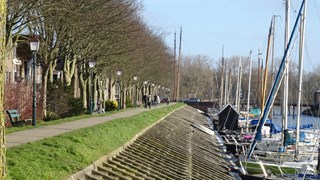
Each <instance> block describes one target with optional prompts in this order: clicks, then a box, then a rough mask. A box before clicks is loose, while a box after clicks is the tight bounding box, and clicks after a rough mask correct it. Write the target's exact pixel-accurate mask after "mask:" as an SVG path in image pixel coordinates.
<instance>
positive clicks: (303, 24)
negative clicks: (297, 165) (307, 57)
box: [295, 0, 307, 160]
mask: <svg viewBox="0 0 320 180" xmlns="http://www.w3.org/2000/svg"><path fill="white" fill-rule="evenodd" d="M306 9H307V1H306V0H305V5H304V8H303V14H302V15H301V20H300V41H299V91H298V102H297V127H296V142H295V150H296V151H295V159H296V160H299V140H300V139H299V138H300V111H301V107H300V104H301V94H302V74H303V55H304V40H305V38H304V37H305V29H306V13H307V11H306Z"/></svg>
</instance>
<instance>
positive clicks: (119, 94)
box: [118, 78, 121, 111]
mask: <svg viewBox="0 0 320 180" xmlns="http://www.w3.org/2000/svg"><path fill="white" fill-rule="evenodd" d="M120 91H121V88H120V81H119V78H118V111H119V110H120V102H121V101H120V96H121V93H120Z"/></svg>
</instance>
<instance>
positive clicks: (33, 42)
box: [30, 36, 40, 51]
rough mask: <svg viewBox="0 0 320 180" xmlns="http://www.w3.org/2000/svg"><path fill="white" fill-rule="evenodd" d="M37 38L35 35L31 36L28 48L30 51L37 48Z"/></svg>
mask: <svg viewBox="0 0 320 180" xmlns="http://www.w3.org/2000/svg"><path fill="white" fill-rule="evenodd" d="M39 44H40V42H39V40H38V38H37V37H36V36H33V37H32V38H31V39H30V50H31V51H38V50H39Z"/></svg>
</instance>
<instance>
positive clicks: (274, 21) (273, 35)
mask: <svg viewBox="0 0 320 180" xmlns="http://www.w3.org/2000/svg"><path fill="white" fill-rule="evenodd" d="M275 29H276V15H273V34H272V63H271V68H272V76H271V82H272V83H273V81H274V54H275V53H274V49H275V47H274V44H275V43H274V39H275ZM261 110H262V109H261ZM270 114H271V117H273V108H272V109H271V113H270Z"/></svg>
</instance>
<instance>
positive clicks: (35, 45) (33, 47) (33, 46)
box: [30, 37, 40, 126]
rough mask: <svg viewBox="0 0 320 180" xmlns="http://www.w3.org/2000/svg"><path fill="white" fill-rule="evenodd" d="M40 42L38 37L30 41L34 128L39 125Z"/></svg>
mask: <svg viewBox="0 0 320 180" xmlns="http://www.w3.org/2000/svg"><path fill="white" fill-rule="evenodd" d="M39 44H40V42H39V40H38V39H37V38H36V37H32V38H31V39H30V50H31V52H32V78H33V96H32V126H35V125H36V124H37V122H36V116H37V109H36V108H37V94H36V93H37V92H36V58H37V57H36V52H37V51H38V50H39Z"/></svg>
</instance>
